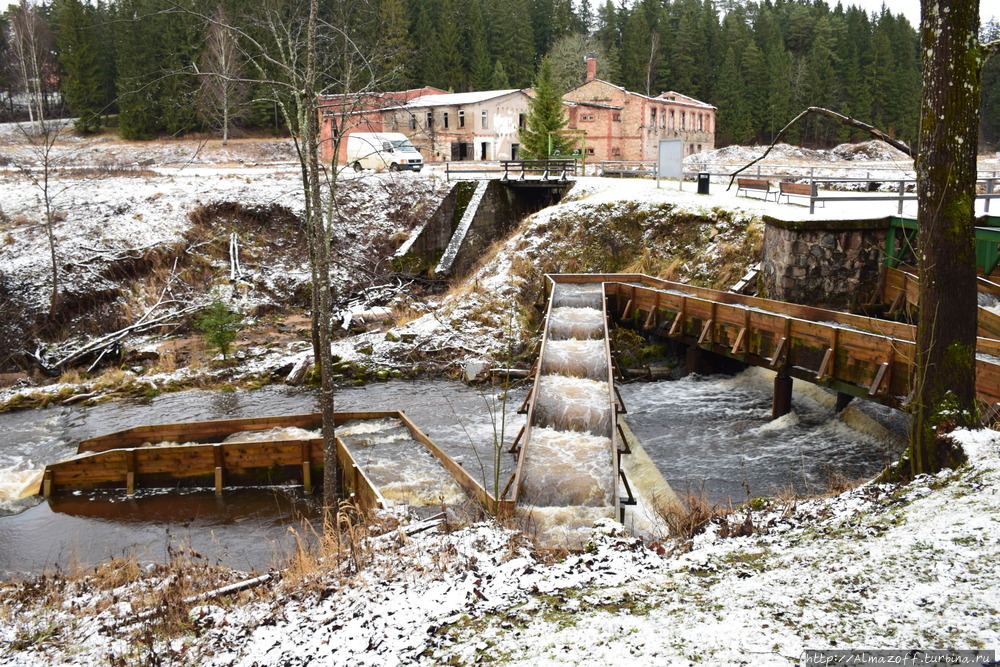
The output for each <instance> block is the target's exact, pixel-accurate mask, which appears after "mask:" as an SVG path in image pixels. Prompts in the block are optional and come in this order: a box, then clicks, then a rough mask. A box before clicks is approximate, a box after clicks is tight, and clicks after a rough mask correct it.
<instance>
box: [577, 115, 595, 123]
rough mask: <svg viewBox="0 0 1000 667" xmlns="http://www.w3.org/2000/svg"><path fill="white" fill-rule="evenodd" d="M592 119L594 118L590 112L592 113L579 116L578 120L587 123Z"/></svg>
mask: <svg viewBox="0 0 1000 667" xmlns="http://www.w3.org/2000/svg"><path fill="white" fill-rule="evenodd" d="M593 120H594V114H592V113H591V114H584V115H582V116H580V122H586V123H589V122H592V121H593Z"/></svg>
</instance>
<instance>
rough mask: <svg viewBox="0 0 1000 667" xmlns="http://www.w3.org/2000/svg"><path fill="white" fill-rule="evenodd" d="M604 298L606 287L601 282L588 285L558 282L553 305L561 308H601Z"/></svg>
mask: <svg viewBox="0 0 1000 667" xmlns="http://www.w3.org/2000/svg"><path fill="white" fill-rule="evenodd" d="M603 300H604V287H603V286H602V285H601V284H600V283H591V284H588V285H572V284H567V283H557V284H556V286H555V291H554V292H553V294H552V306H553V307H556V308H561V307H565V306H570V307H573V308H597V309H598V310H600V308H601V303H602V301H603Z"/></svg>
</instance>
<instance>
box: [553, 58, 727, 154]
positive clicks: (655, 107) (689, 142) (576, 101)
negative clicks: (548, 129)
mask: <svg viewBox="0 0 1000 667" xmlns="http://www.w3.org/2000/svg"><path fill="white" fill-rule="evenodd" d="M589 64H590V63H589V62H588V65H589ZM563 101H565V102H566V103H567V113H568V115H569V124H568V126H567V129H571V130H584V131H586V133H587V161H588V162H590V161H595V162H596V161H602V160H630V161H632V160H636V161H645V162H649V161H653V160H656V155H657V151H658V146H659V142H660V139H681V140H683V142H684V155H685V156H688V155H692V154H694V153H698V152H700V151H703V150H710V149H713V148H715V112H716V109H715V107H714V106H712V105H711V104H706V103H705V102H700V101H698V100H696V99H694V98H692V97H688V96H686V95H681V94H680V93H675V92H667V93H663V94H661V95H659V96H658V97H649V96H647V95H640V94H639V93H633V92H629V91H627V90H625V89H624V88H622V87H620V86H616V85H614V84H610V83H608V82H607V81H602V80H600V79H592V80H590V81H587V82H586V83H584V84H583V85H582V86H578V87H576V88H574V89H573V90H571V91H569V92H568V93H566V94H565V95H563Z"/></svg>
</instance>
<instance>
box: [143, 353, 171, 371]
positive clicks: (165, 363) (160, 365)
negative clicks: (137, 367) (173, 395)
mask: <svg viewBox="0 0 1000 667" xmlns="http://www.w3.org/2000/svg"><path fill="white" fill-rule="evenodd" d="M176 370H177V353H176V352H175V351H174V350H167V351H166V352H163V353H162V354H161V355H160V357H159V359H157V360H156V365H154V366H153V367H152V368H150V369H149V372H150V373H173V372H174V371H176Z"/></svg>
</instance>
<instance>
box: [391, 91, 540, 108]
mask: <svg viewBox="0 0 1000 667" xmlns="http://www.w3.org/2000/svg"><path fill="white" fill-rule="evenodd" d="M513 93H525V94H527V93H526V92H525V91H524V90H522V89H520V88H513V89H511V90H479V91H475V92H472V93H446V94H444V95H424V96H423V97H418V98H416V99H412V100H410V101H409V102H407V103H406V104H404V105H403V108H407V109H412V108H423V107H453V106H461V105H463V104H477V103H479V102H486V101H487V100H492V99H496V98H498V97H504V96H505V95H512V94H513Z"/></svg>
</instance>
